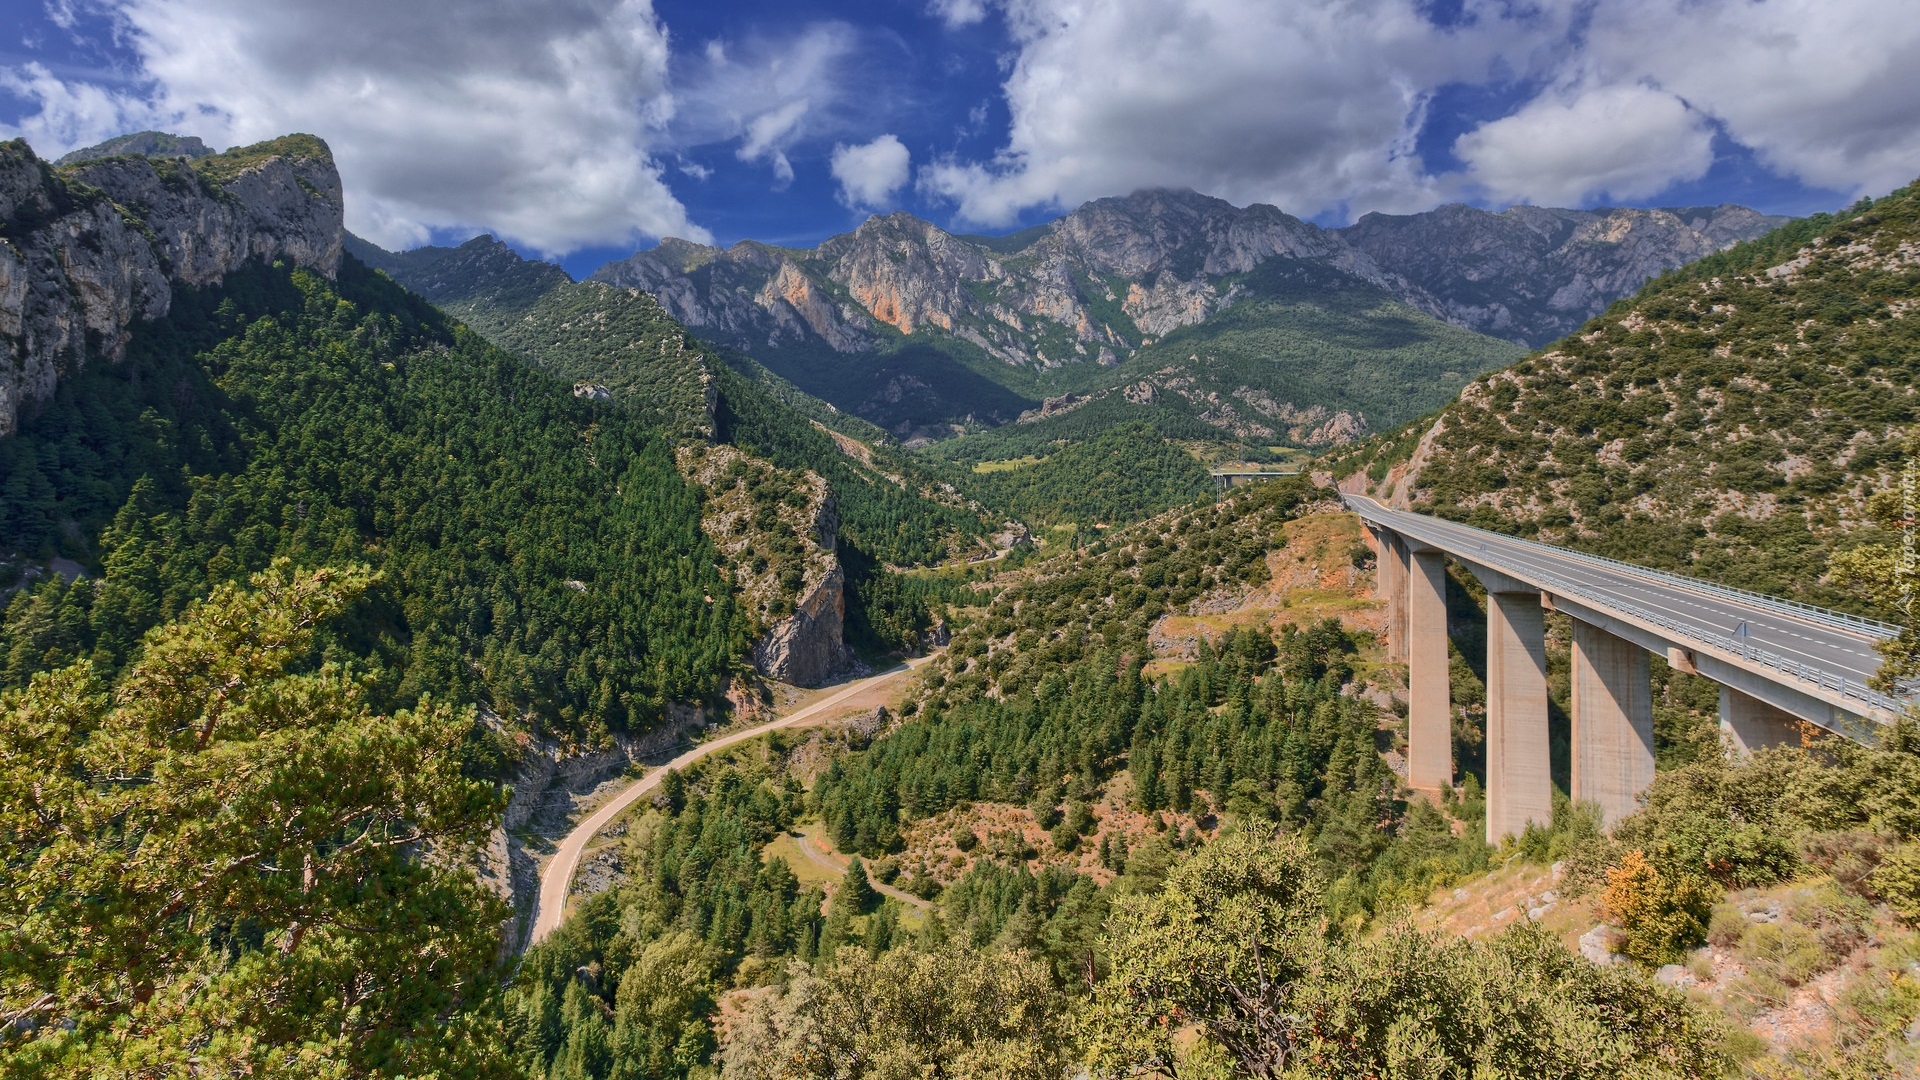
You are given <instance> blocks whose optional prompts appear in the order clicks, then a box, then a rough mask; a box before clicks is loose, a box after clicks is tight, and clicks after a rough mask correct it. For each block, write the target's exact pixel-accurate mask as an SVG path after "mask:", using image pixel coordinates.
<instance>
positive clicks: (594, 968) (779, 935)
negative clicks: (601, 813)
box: [508, 762, 826, 1080]
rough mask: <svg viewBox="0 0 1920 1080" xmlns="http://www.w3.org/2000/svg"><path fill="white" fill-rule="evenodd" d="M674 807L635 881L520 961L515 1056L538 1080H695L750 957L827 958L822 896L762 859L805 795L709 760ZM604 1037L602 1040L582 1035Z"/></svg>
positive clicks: (644, 826) (640, 842)
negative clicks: (726, 993)
mask: <svg viewBox="0 0 1920 1080" xmlns="http://www.w3.org/2000/svg"><path fill="white" fill-rule="evenodd" d="M663 802H664V805H663V807H662V808H661V812H659V813H656V814H651V815H648V816H645V817H643V818H641V819H640V820H639V821H638V822H637V823H636V824H635V826H634V828H633V831H632V832H631V834H630V835H629V837H628V840H627V843H626V859H627V872H628V875H629V879H628V882H627V883H626V884H625V885H623V886H621V887H619V888H617V889H615V890H613V891H610V892H605V893H601V894H599V895H597V896H595V897H593V898H592V899H591V900H589V901H587V902H586V903H585V904H584V905H583V910H582V911H581V912H580V913H579V914H577V915H575V916H574V917H573V918H572V919H570V920H568V921H567V922H566V923H565V924H564V925H563V926H562V927H561V928H560V929H559V930H558V931H556V932H555V933H554V934H553V935H552V936H551V937H549V938H548V939H547V940H546V941H543V942H542V943H541V944H540V945H538V946H536V947H535V948H534V949H532V950H530V951H529V952H528V953H527V955H526V957H525V958H524V959H523V960H522V963H521V967H520V973H519V977H518V978H517V980H516V982H515V984H514V987H513V989H512V991H511V992H510V995H509V998H508V1012H509V1015H510V1017H511V1018H512V1021H511V1023H512V1030H513V1032H514V1043H515V1051H516V1056H517V1057H518V1059H519V1060H520V1061H521V1063H522V1064H523V1066H524V1067H525V1068H527V1069H528V1070H529V1071H531V1072H532V1073H533V1074H534V1075H545V1076H551V1077H554V1078H555V1080H561V1078H564V1080H603V1078H605V1077H609V1076H650V1077H670V1076H671V1077H679V1076H685V1075H687V1072H688V1070H689V1069H691V1068H692V1067H693V1066H695V1065H697V1064H699V1063H701V1062H704V1061H705V1060H706V1058H707V1055H708V1054H709V1053H710V1052H711V1050H712V1047H713V1045H714V1043H713V1034H712V1029H711V1023H712V1018H711V1013H712V1009H713V995H714V994H715V993H717V991H716V990H715V989H714V988H715V987H716V986H718V985H720V980H721V979H722V978H723V977H724V976H731V975H733V974H735V973H736V972H737V971H738V969H739V968H740V966H741V964H742V963H743V962H747V961H748V959H749V958H753V959H752V960H751V964H752V965H756V966H758V967H760V968H762V969H764V968H765V967H766V966H767V965H769V964H778V963H780V962H783V958H786V957H801V958H806V959H811V958H812V957H813V956H814V955H815V954H816V952H817V950H819V948H820V947H821V937H822V930H823V927H824V924H825V922H826V920H825V918H824V917H823V915H822V906H823V904H824V901H825V896H824V895H823V894H822V892H821V890H820V889H818V888H807V889H802V888H801V887H800V883H799V880H798V879H797V878H795V877H794V874H793V871H792V870H791V869H789V868H788V866H787V864H786V863H785V861H783V860H781V859H778V858H774V859H768V860H766V861H764V862H763V861H762V859H761V857H760V852H761V849H762V848H763V847H765V846H766V844H767V842H768V841H770V840H772V839H773V838H774V837H775V836H776V835H778V834H779V832H780V831H781V830H782V829H784V828H786V827H787V825H788V824H790V823H791V822H792V820H793V816H794V814H795V813H796V812H797V811H798V810H799V808H800V799H799V794H798V790H797V788H793V787H788V786H786V785H785V784H784V783H776V782H774V780H773V778H772V776H771V774H770V773H769V772H768V770H767V769H766V768H765V767H764V766H761V767H754V766H751V765H749V766H747V767H744V768H743V767H737V766H735V765H733V764H728V763H712V762H705V763H702V764H701V765H698V766H695V768H694V770H693V771H692V772H691V774H690V775H688V776H687V778H686V779H685V781H684V782H683V783H682V784H680V785H678V796H677V797H669V798H665V799H663ZM582 971H588V972H590V973H591V976H592V977H591V978H589V979H582V978H581V977H580V974H579V973H580V972H582ZM609 1011H610V1012H611V1014H612V1019H613V1024H612V1025H611V1026H606V1025H605V1023H604V1019H602V1015H603V1014H605V1013H608V1012H609ZM623 1017H624V1018H625V1019H623ZM596 1025H600V1026H602V1027H605V1030H604V1032H602V1033H601V1034H595V1035H591V1037H589V1036H583V1035H581V1034H580V1031H581V1030H582V1027H583V1026H584V1027H585V1028H587V1029H590V1030H594V1029H596ZM583 1039H586V1040H587V1041H586V1042H584V1043H583V1042H582V1040H583ZM603 1044H604V1046H603Z"/></svg>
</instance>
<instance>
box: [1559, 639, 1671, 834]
mask: <svg viewBox="0 0 1920 1080" xmlns="http://www.w3.org/2000/svg"><path fill="white" fill-rule="evenodd" d="M1652 783H1653V684H1652V676H1651V671H1650V668H1649V661H1648V657H1647V651H1646V650H1645V649H1642V648H1641V647H1639V646H1638V645H1635V644H1634V643H1632V642H1630V641H1625V640H1622V639H1620V638H1617V637H1615V636H1613V635H1612V634H1609V633H1607V632H1606V631H1605V630H1602V629H1600V628H1599V627H1597V626H1592V625H1589V624H1587V623H1584V622H1581V621H1580V620H1578V619H1575V620H1574V622H1573V793H1572V794H1573V801H1574V802H1576V803H1579V802H1591V803H1597V804H1598V805H1599V807H1600V813H1601V820H1602V824H1603V825H1604V826H1605V827H1606V828H1609V829H1610V828H1612V827H1613V824H1614V822H1617V821H1619V820H1620V819H1621V818H1623V817H1626V816H1627V815H1628V814H1631V813H1633V812H1634V810H1636V809H1637V808H1638V807H1639V796H1640V793H1641V792H1643V791H1645V790H1647V788H1648V786H1649V785H1651V784H1652Z"/></svg>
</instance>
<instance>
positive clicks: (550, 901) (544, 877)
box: [527, 656, 933, 947]
mask: <svg viewBox="0 0 1920 1080" xmlns="http://www.w3.org/2000/svg"><path fill="white" fill-rule="evenodd" d="M931 659H933V657H931V656H923V657H920V658H919V659H916V660H909V661H907V662H906V663H904V664H901V665H900V666H899V667H894V668H889V669H887V670H886V671H883V672H881V673H880V674H878V675H873V676H869V677H868V678H865V679H860V680H858V681H856V682H853V683H849V684H848V685H847V686H846V688H845V689H842V690H840V691H839V692H838V693H836V694H834V695H833V696H831V697H828V698H826V699H825V700H822V701H816V702H814V703H813V704H812V705H808V706H807V707H806V708H803V709H799V710H797V711H795V712H793V713H791V714H789V715H787V716H783V717H781V718H780V719H778V720H773V721H769V722H768V723H765V724H761V725H759V726H757V727H750V728H747V729H746V730H744V731H736V732H734V733H733V734H731V735H725V736H722V737H721V738H718V739H715V740H713V741H712V742H705V743H701V744H700V745H698V746H696V747H694V748H693V749H691V750H689V751H687V752H686V753H684V754H681V755H680V756H679V757H677V758H674V759H673V760H672V761H669V762H667V764H666V766H665V767H663V768H658V769H653V770H651V771H650V772H648V773H647V774H646V775H645V776H643V777H641V778H640V779H638V780H635V781H634V782H633V783H631V784H629V785H627V787H625V788H624V789H622V790H621V792H620V793H619V794H618V795H615V796H614V797H613V798H612V799H610V800H608V801H607V804H606V805H605V806H602V807H601V808H600V809H598V810H595V811H594V812H593V813H592V814H590V815H588V817H587V819H586V820H585V821H582V822H581V823H580V824H578V825H576V826H574V827H573V831H572V832H569V833H568V834H567V835H566V837H565V838H563V839H562V840H561V841H560V846H559V848H558V849H557V850H555V851H554V853H553V858H552V860H551V861H549V862H548V863H547V867H546V869H545V870H543V871H541V873H540V895H539V897H538V898H536V900H535V901H534V909H533V933H532V934H530V935H529V936H528V939H527V945H528V946H529V947H531V946H534V945H537V944H539V943H540V940H541V939H542V938H544V937H546V936H547V935H548V934H551V933H553V931H554V930H555V929H557V928H558V927H559V925H560V920H561V919H562V918H564V917H565V916H566V913H567V895H568V893H569V892H570V891H571V889H572V887H573V875H574V873H575V872H576V871H578V870H579V869H580V859H581V857H582V856H584V855H585V854H586V851H587V844H589V843H590V842H592V840H593V838H594V837H595V836H596V835H598V834H599V832H600V830H601V829H604V828H606V827H607V826H608V825H611V824H613V821H614V819H615V818H617V817H619V816H620V815H621V814H623V813H625V812H626V810H627V808H628V807H630V806H632V805H633V804H634V803H635V802H638V801H639V800H640V797H641V796H642V795H645V794H647V793H648V792H650V791H652V790H653V789H654V788H656V787H658V786H659V785H660V781H661V779H662V778H663V777H665V776H666V775H667V771H668V770H669V769H684V768H686V767H687V766H688V765H691V764H693V763H694V762H696V761H699V760H700V759H701V758H703V757H706V756H707V755H708V754H711V753H713V752H714V751H715V750H724V749H726V748H727V747H729V746H734V745H736V744H738V743H743V742H745V741H747V740H748V739H751V738H754V737H756V736H759V735H765V734H766V733H767V732H769V731H772V730H774V729H776V728H784V727H792V726H793V725H795V724H799V723H803V722H805V721H807V720H811V719H813V718H815V717H817V716H819V715H820V714H821V713H824V712H826V711H827V710H828V709H831V708H833V707H834V706H835V705H838V704H840V703H841V702H843V701H845V700H847V699H848V698H850V697H853V696H855V695H856V694H859V693H861V692H863V691H866V690H871V689H873V688H874V687H876V686H879V685H880V684H882V683H886V682H889V681H891V680H894V679H897V678H899V677H900V676H902V675H905V674H907V673H908V672H909V671H912V670H913V669H915V668H917V667H919V666H920V665H922V664H924V663H926V662H927V661H929V660H931Z"/></svg>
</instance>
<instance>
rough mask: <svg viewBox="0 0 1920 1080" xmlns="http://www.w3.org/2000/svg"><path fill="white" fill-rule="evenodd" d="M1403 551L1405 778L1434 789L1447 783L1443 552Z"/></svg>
mask: <svg viewBox="0 0 1920 1080" xmlns="http://www.w3.org/2000/svg"><path fill="white" fill-rule="evenodd" d="M1402 542H1403V543H1404V542H1405V541H1404V540H1403V541H1402ZM1407 551H1408V559H1407V588H1406V594H1407V602H1406V620H1407V634H1406V639H1407V782H1408V783H1409V784H1410V785H1412V786H1413V787H1416V788H1423V789H1428V790H1438V789H1440V788H1442V787H1446V786H1447V785H1449V784H1451V783H1453V700H1452V696H1451V692H1450V690H1451V687H1450V681H1449V679H1448V671H1447V557H1446V555H1444V554H1443V553H1441V552H1439V551H1435V550H1433V549H1431V548H1428V549H1424V550H1421V549H1416V548H1413V547H1412V546H1411V545H1409V546H1408V548H1407Z"/></svg>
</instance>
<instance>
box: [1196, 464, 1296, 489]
mask: <svg viewBox="0 0 1920 1080" xmlns="http://www.w3.org/2000/svg"><path fill="white" fill-rule="evenodd" d="M1210 472H1211V473H1212V475H1213V486H1214V489H1215V490H1216V491H1226V490H1227V489H1228V488H1237V487H1242V486H1245V485H1247V484H1257V483H1260V482H1261V481H1262V480H1273V479H1276V478H1278V477H1283V476H1299V475H1300V470H1299V469H1213V470H1210Z"/></svg>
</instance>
